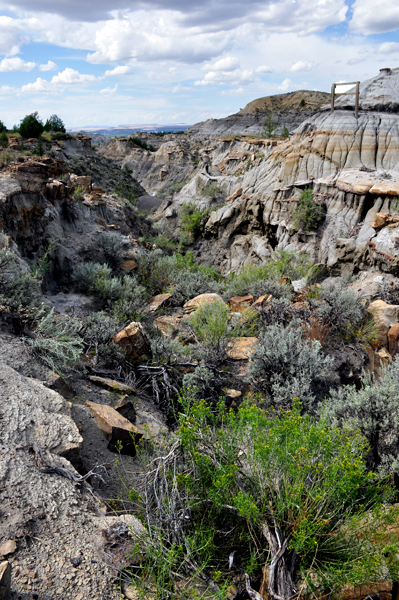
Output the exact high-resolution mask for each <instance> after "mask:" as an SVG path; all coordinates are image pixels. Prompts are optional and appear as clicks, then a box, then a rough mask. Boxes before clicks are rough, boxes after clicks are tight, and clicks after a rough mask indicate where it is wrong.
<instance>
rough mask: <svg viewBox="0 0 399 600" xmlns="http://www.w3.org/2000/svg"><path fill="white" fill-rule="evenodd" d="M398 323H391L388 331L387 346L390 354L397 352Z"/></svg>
mask: <svg viewBox="0 0 399 600" xmlns="http://www.w3.org/2000/svg"><path fill="white" fill-rule="evenodd" d="M398 340H399V323H395V325H392V327H391V328H390V330H389V331H388V347H389V352H390V354H391V355H392V356H395V354H397V353H398Z"/></svg>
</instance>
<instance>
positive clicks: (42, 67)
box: [39, 60, 58, 71]
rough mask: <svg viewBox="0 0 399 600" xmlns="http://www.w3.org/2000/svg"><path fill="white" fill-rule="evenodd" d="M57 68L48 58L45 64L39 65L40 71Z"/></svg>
mask: <svg viewBox="0 0 399 600" xmlns="http://www.w3.org/2000/svg"><path fill="white" fill-rule="evenodd" d="M57 69H58V67H57V65H56V64H55V62H53V61H52V60H49V61H48V63H46V64H45V65H39V70H40V71H56V70H57Z"/></svg>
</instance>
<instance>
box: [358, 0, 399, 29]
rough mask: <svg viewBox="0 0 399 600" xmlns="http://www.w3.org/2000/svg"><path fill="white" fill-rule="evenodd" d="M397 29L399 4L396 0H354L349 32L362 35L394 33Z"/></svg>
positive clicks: (398, 24)
mask: <svg viewBox="0 0 399 600" xmlns="http://www.w3.org/2000/svg"><path fill="white" fill-rule="evenodd" d="M398 27H399V3H398V2H397V0H378V3H376V2H375V0H356V1H355V3H354V5H353V16H352V19H351V22H350V24H349V29H350V31H354V32H355V33H362V34H363V35H367V34H373V33H385V32H387V31H394V30H395V29H398Z"/></svg>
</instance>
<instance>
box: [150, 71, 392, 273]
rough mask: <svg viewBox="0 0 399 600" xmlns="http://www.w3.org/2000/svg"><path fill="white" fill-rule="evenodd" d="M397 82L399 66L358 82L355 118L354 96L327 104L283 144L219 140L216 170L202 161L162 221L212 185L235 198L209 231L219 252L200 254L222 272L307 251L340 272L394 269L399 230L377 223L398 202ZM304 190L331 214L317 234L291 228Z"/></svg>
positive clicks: (211, 157)
mask: <svg viewBox="0 0 399 600" xmlns="http://www.w3.org/2000/svg"><path fill="white" fill-rule="evenodd" d="M398 86H399V69H394V70H392V71H391V70H388V71H386V70H383V71H382V72H381V73H380V74H379V75H378V76H377V77H375V78H373V79H371V80H369V81H367V82H365V83H364V84H362V85H361V87H360V111H359V117H358V119H356V118H355V114H354V110H353V102H354V100H353V98H354V97H353V96H342V97H340V98H339V100H338V102H337V105H338V106H339V107H337V108H336V110H335V111H334V112H333V113H332V114H331V112H330V107H329V106H326V107H323V108H322V109H321V110H320V111H318V112H317V114H315V115H314V116H312V117H311V118H309V119H305V121H304V122H303V123H302V124H301V125H300V127H299V128H298V129H297V130H296V132H295V133H294V135H293V136H292V137H291V138H290V139H288V140H286V141H275V140H272V141H265V140H252V139H251V138H248V139H247V140H245V139H244V140H241V141H240V142H234V141H228V140H217V141H215V142H214V144H213V145H212V146H208V148H207V156H208V162H209V163H210V166H211V168H209V167H208V166H207V165H206V164H204V165H203V168H202V170H201V172H200V173H198V174H197V175H196V176H195V177H194V178H193V179H192V180H191V181H190V182H189V183H188V184H187V185H186V186H185V187H184V188H183V189H182V190H181V192H180V193H179V195H178V196H177V198H174V199H173V203H171V202H169V206H168V207H166V206H165V205H164V206H163V208H162V210H163V212H162V210H160V211H159V212H158V215H157V218H159V219H160V220H161V221H162V219H163V218H164V217H165V216H166V214H167V215H169V220H170V219H171V218H173V215H174V214H177V212H178V207H179V206H180V205H181V204H182V203H184V202H187V201H193V200H194V201H196V202H197V203H199V204H200V205H205V204H206V203H207V202H208V204H209V199H208V200H207V199H206V198H204V197H202V195H201V192H202V190H203V189H204V188H205V187H206V186H207V185H208V184H209V182H210V181H212V183H213V184H214V185H215V186H217V187H218V189H219V190H220V192H221V194H222V196H223V197H224V198H225V199H226V198H229V197H230V196H232V199H231V200H229V201H228V202H227V203H226V204H225V206H223V207H221V208H219V209H218V210H217V211H216V212H213V213H212V214H211V216H210V219H209V221H208V223H207V224H206V227H205V232H206V237H207V238H208V239H209V240H212V241H213V240H218V252H217V254H216V253H215V252H214V251H212V252H211V251H210V250H209V244H208V243H207V242H203V243H202V245H201V248H199V249H198V254H199V255H202V256H203V258H204V260H205V261H207V262H210V255H211V254H212V257H213V260H215V258H216V261H217V262H218V264H219V265H220V267H221V268H222V270H223V271H225V272H227V271H229V270H236V269H237V268H239V267H240V265H242V264H245V263H246V262H248V261H253V260H255V261H256V260H263V259H265V258H266V257H267V256H269V255H270V252H271V251H272V250H274V249H275V248H286V249H298V250H300V251H306V252H310V253H311V254H312V255H313V257H314V260H315V261H316V262H320V263H324V264H327V266H328V267H329V268H330V269H332V270H333V271H334V270H342V269H344V270H345V269H348V270H350V271H353V270H359V269H360V270H362V269H365V268H368V267H369V266H373V267H378V268H380V269H381V270H384V271H388V272H395V271H396V269H397V261H398V257H399V241H398V239H399V237H398V233H397V232H398V231H399V229H397V228H396V224H395V223H388V222H387V225H386V226H384V227H378V231H377V228H374V227H373V226H372V223H374V221H375V218H376V215H377V213H381V212H382V213H388V215H392V214H395V212H396V210H397V208H398V207H397V199H398V193H399V115H398V113H397V112H393V111H395V110H398V109H397V106H398V105H397V104H395V102H396V101H395V94H397V90H398ZM396 97H397V96H396ZM217 171H219V172H220V173H221V175H218V174H217ZM305 188H311V189H312V190H313V193H314V197H315V200H316V202H317V203H319V204H322V205H324V206H325V209H326V218H325V220H324V222H323V224H322V225H321V226H320V227H319V228H318V230H317V231H312V232H311V233H305V232H303V231H299V232H297V233H293V231H292V216H293V212H294V210H295V207H296V204H297V201H298V198H299V195H300V193H301V192H302V191H303V190H304V189H305ZM233 198H234V199H233ZM166 211H168V212H167V213H166ZM164 220H165V219H164Z"/></svg>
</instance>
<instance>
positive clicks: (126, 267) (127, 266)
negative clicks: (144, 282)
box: [119, 260, 137, 273]
mask: <svg viewBox="0 0 399 600" xmlns="http://www.w3.org/2000/svg"><path fill="white" fill-rule="evenodd" d="M119 268H120V269H121V270H122V271H124V272H125V273H130V272H131V271H133V270H134V269H137V264H136V263H135V261H134V260H126V261H125V262H123V263H121V264H120V265H119Z"/></svg>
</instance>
